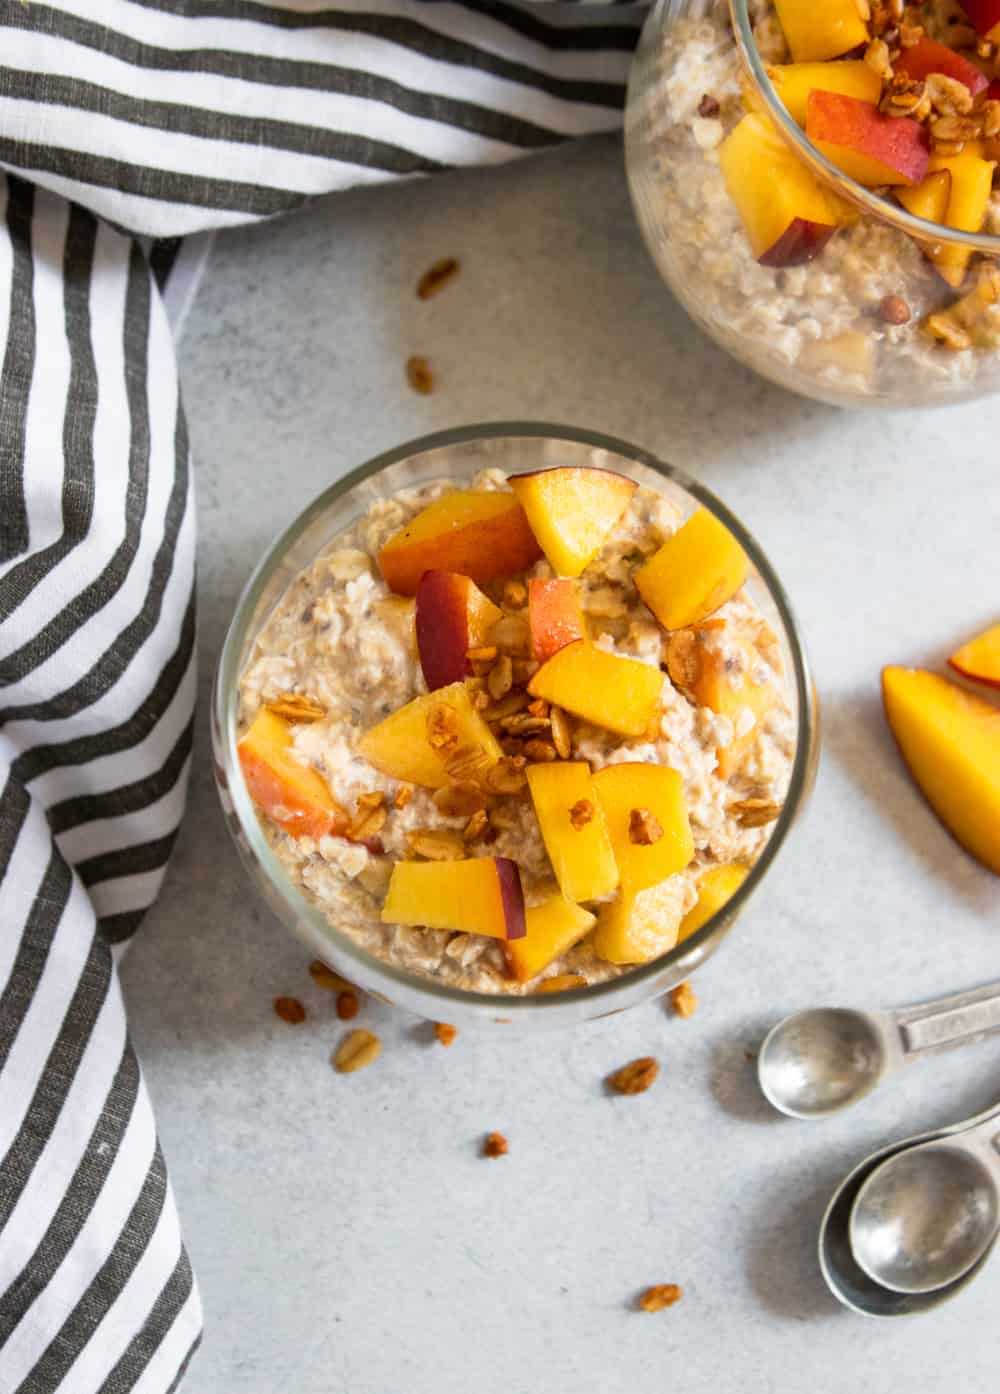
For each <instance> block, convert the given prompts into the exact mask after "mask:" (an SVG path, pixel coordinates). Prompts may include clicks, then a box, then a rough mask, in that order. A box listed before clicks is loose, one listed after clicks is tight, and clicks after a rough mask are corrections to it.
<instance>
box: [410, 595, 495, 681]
mask: <svg viewBox="0 0 1000 1394" xmlns="http://www.w3.org/2000/svg"><path fill="white" fill-rule="evenodd" d="M502 614H503V611H502V610H501V609H500V607H499V606H498V605H494V604H493V602H492V600H490V599H489V598H488V597H487V596H485V595H483V593H482V591H481V590H480V589H479V587H478V586H477V585H476V583H475V582H474V581H471V580H470V579H469V577H468V576H462V575H461V574H460V573H459V572H457V571H425V572H424V574H423V576H421V578H420V584H419V585H418V586H417V615H416V626H417V651H418V653H419V655H420V667H421V669H422V670H423V674H424V681H425V682H426V683H427V686H428V688H429V689H430V691H431V692H433V691H434V690H435V689H436V688H439V687H447V686H448V684H449V683H453V682H461V681H462V679H463V678H464V677H465V676H466V675H467V674H468V673H470V672H471V671H472V668H471V665H470V663H469V660H468V658H467V657H466V655H467V654H468V652H469V650H470V649H475V648H479V647H480V646H481V645H483V644H485V643H486V636H487V635H488V633H489V631H490V629H492V627H493V625H495V624H496V622H497V620H498V619H499V618H500V617H501V615H502Z"/></svg>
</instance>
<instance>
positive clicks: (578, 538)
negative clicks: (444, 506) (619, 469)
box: [508, 465, 638, 576]
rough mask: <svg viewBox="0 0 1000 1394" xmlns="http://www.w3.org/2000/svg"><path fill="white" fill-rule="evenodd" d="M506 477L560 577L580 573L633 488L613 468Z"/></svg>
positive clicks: (560, 469)
mask: <svg viewBox="0 0 1000 1394" xmlns="http://www.w3.org/2000/svg"><path fill="white" fill-rule="evenodd" d="M508 482H509V484H510V487H511V488H512V489H513V490H514V494H515V496H516V497H517V498H518V499H519V500H520V502H521V505H522V506H523V508H524V511H525V513H526V514H527V515H528V522H529V523H530V524H531V528H532V531H533V532H534V534H535V536H536V537H537V538H538V541H539V542H540V543H541V546H542V549H543V551H544V552H545V555H546V557H547V558H548V561H549V563H550V565H551V566H552V569H553V571H555V572H556V573H557V575H559V576H579V575H580V573H581V572H582V571H583V570H584V568H585V567H586V566H587V563H588V562H590V561H592V560H593V559H594V557H595V556H596V555H597V553H598V552H599V551H600V550H601V548H602V547H603V546H604V543H605V542H606V541H607V538H608V535H609V533H611V532H612V531H613V529H614V527H615V526H616V524H617V523H618V520H619V519H620V518H621V516H622V514H623V513H624V512H625V510H626V508H627V507H628V505H629V502H630V500H631V498H632V495H633V494H634V493H635V491H636V488H637V487H638V486H637V485H636V484H635V482H634V481H633V480H631V479H626V478H625V476H624V475H623V474H616V473H615V472H614V471H613V470H604V469H590V468H588V467H586V466H575V465H573V466H558V467H556V468H555V469H547V470H537V471H536V472H535V473H533V474H515V475H512V476H511V478H510V480H509V481H508Z"/></svg>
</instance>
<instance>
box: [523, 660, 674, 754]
mask: <svg viewBox="0 0 1000 1394" xmlns="http://www.w3.org/2000/svg"><path fill="white" fill-rule="evenodd" d="M528 692H529V693H530V694H531V696H532V697H541V698H543V699H544V700H545V701H546V702H551V703H552V704H553V705H554V706H557V707H563V708H564V709H565V710H566V711H568V712H572V714H573V715H574V716H578V717H581V718H582V719H583V720H584V721H590V722H592V723H593V725H595V726H603V727H604V729H605V730H606V731H615V732H617V733H618V735H620V736H645V735H648V734H649V732H650V731H651V730H652V727H653V723H654V722H655V720H656V718H657V716H658V714H659V710H660V698H661V695H662V692H663V674H662V673H661V672H660V670H659V668H654V667H652V665H651V664H648V663H640V662H639V661H638V660H637V659H634V658H621V657H620V656H619V655H618V654H614V653H608V651H607V650H606V649H602V648H599V647H598V646H597V645H596V644H592V643H591V642H590V640H589V639H577V641H576V642H575V643H573V644H567V645H566V646H565V648H562V649H560V650H559V651H558V653H554V654H553V655H552V657H551V658H550V659H549V661H548V662H547V663H543V664H542V666H541V667H540V668H539V669H538V671H537V672H536V673H535V675H534V676H533V677H532V679H531V681H530V682H529V683H528Z"/></svg>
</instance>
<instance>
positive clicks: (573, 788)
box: [528, 760, 618, 903]
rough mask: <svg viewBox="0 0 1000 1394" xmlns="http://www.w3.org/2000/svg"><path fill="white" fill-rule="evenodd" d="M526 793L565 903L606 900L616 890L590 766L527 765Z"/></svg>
mask: <svg viewBox="0 0 1000 1394" xmlns="http://www.w3.org/2000/svg"><path fill="white" fill-rule="evenodd" d="M528 788H529V789H530V790H531V799H532V803H533V804H534V806H535V817H536V818H537V819H538V826H539V828H540V829H541V834H542V841H543V842H544V843H545V850H546V852H548V854H549V861H550V862H551V863H552V870H553V871H554V872H555V876H556V880H557V881H558V882H559V889H560V890H561V891H562V893H563V895H564V896H565V897H566V899H567V900H570V901H573V902H574V903H577V902H579V901H581V900H600V899H601V897H602V896H606V895H610V894H611V892H612V891H613V890H614V889H615V887H616V886H617V885H618V868H617V867H616V866H615V855H614V852H613V851H612V850H611V842H610V840H609V838H608V830H607V828H606V827H605V824H604V814H603V813H602V812H601V806H600V803H599V801H598V798H597V794H596V792H595V790H594V782H593V780H592V778H591V775H590V766H589V765H588V764H587V763H586V762H585V761H583V760H560V761H557V762H554V763H552V764H539V765H529V766H528Z"/></svg>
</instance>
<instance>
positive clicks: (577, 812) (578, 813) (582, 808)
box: [569, 799, 595, 832]
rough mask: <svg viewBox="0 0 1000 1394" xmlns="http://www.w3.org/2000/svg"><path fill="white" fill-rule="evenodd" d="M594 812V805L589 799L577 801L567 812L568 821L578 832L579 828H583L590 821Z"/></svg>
mask: <svg viewBox="0 0 1000 1394" xmlns="http://www.w3.org/2000/svg"><path fill="white" fill-rule="evenodd" d="M594 812H595V809H594V805H593V804H592V803H591V802H590V800H589V799H577V801H576V803H575V804H574V805H573V807H572V808H571V809H570V811H569V821H570V823H571V824H572V825H573V827H574V828H575V829H576V830H577V832H579V831H580V829H581V828H585V827H586V826H587V824H588V823H589V822H591V821H592V819H593V817H594Z"/></svg>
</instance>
